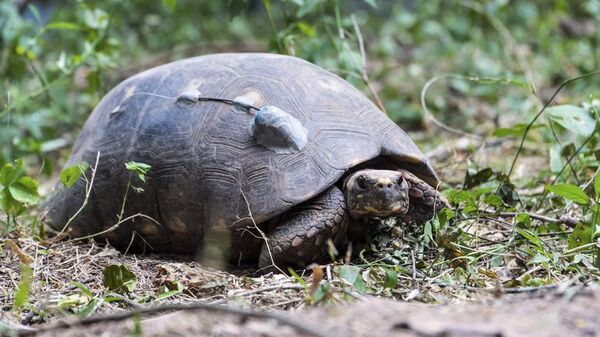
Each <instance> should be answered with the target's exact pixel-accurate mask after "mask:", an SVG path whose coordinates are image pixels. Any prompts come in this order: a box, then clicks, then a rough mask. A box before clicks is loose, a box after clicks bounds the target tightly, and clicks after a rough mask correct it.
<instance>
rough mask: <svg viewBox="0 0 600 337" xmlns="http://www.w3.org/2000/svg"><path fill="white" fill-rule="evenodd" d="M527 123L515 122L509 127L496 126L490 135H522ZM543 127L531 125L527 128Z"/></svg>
mask: <svg viewBox="0 0 600 337" xmlns="http://www.w3.org/2000/svg"><path fill="white" fill-rule="evenodd" d="M527 125H528V124H522V123H521V124H515V125H513V126H511V127H509V128H498V129H496V130H494V132H493V133H492V135H494V136H495V137H523V135H524V134H525V131H526V130H527ZM541 127H544V126H543V125H532V126H531V127H530V128H529V130H533V129H537V128H541Z"/></svg>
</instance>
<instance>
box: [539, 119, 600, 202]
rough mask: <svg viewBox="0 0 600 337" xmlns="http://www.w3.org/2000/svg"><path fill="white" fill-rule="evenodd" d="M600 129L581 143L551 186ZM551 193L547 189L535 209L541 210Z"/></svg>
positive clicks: (551, 183)
mask: <svg viewBox="0 0 600 337" xmlns="http://www.w3.org/2000/svg"><path fill="white" fill-rule="evenodd" d="M597 129H598V128H596V129H595V130H594V132H592V133H591V134H590V135H589V137H587V138H586V139H585V141H583V143H581V145H579V147H578V148H577V149H576V150H575V152H574V153H573V154H572V155H571V156H570V157H569V158H568V159H567V162H566V163H565V164H564V165H563V166H562V168H561V169H560V171H559V172H558V173H557V174H556V176H555V177H554V179H552V182H550V186H552V185H554V184H555V183H556V182H557V181H558V178H559V177H560V176H561V175H562V174H563V172H565V170H566V169H567V166H569V167H570V165H571V161H572V160H573V158H575V157H576V156H577V155H578V154H579V152H581V150H583V148H584V147H585V146H586V145H587V143H589V142H590V141H591V140H592V138H594V137H595V136H596V130H597ZM549 192H550V190H549V189H545V190H544V193H543V194H542V197H541V198H540V201H538V203H537V205H536V207H535V208H540V206H541V205H542V203H543V202H544V200H546V197H547V196H548V193H549Z"/></svg>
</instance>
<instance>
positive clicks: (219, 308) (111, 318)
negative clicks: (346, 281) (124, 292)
mask: <svg viewBox="0 0 600 337" xmlns="http://www.w3.org/2000/svg"><path fill="white" fill-rule="evenodd" d="M193 310H207V311H215V312H222V313H228V314H234V315H239V316H242V317H250V318H262V319H272V320H275V321H277V322H279V323H281V324H284V325H287V326H290V327H292V328H294V329H296V330H298V331H299V332H302V333H306V334H309V335H312V336H317V337H326V336H328V335H326V334H324V333H322V332H320V331H317V330H316V329H312V328H310V327H308V326H307V325H306V323H299V322H296V321H293V320H291V319H289V318H287V317H284V316H281V315H278V314H275V313H272V312H260V311H250V310H247V309H242V308H235V307H230V306H224V305H214V304H208V303H192V304H167V305H161V306H157V307H151V308H144V309H137V310H133V311H129V312H124V313H117V314H113V315H108V316H99V317H91V318H87V319H82V320H79V321H76V322H73V323H68V322H60V323H58V324H57V325H55V326H52V327H49V328H42V329H38V330H34V331H24V332H23V333H22V336H31V335H34V334H38V333H40V332H46V331H52V330H58V329H62V328H69V327H74V326H89V325H93V324H96V323H101V322H119V321H123V320H126V319H129V318H133V317H135V316H142V315H149V314H157V313H162V312H165V311H193Z"/></svg>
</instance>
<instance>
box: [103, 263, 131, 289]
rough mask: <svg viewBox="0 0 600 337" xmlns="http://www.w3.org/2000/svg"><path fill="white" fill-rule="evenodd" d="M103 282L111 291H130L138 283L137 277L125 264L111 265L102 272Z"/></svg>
mask: <svg viewBox="0 0 600 337" xmlns="http://www.w3.org/2000/svg"><path fill="white" fill-rule="evenodd" d="M102 284H103V285H104V287H105V288H106V289H108V290H111V291H116V292H130V291H133V290H134V289H135V287H136V285H137V277H136V276H135V274H134V273H132V272H131V271H130V270H129V269H128V268H127V267H126V266H124V265H115V264H113V265H109V266H106V267H105V268H104V271H103V272H102Z"/></svg>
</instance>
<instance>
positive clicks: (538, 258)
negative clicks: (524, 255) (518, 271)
mask: <svg viewBox="0 0 600 337" xmlns="http://www.w3.org/2000/svg"><path fill="white" fill-rule="evenodd" d="M545 262H550V258H549V257H547V256H546V255H543V254H536V255H535V256H534V257H533V258H532V259H531V260H529V263H531V264H539V263H545Z"/></svg>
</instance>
